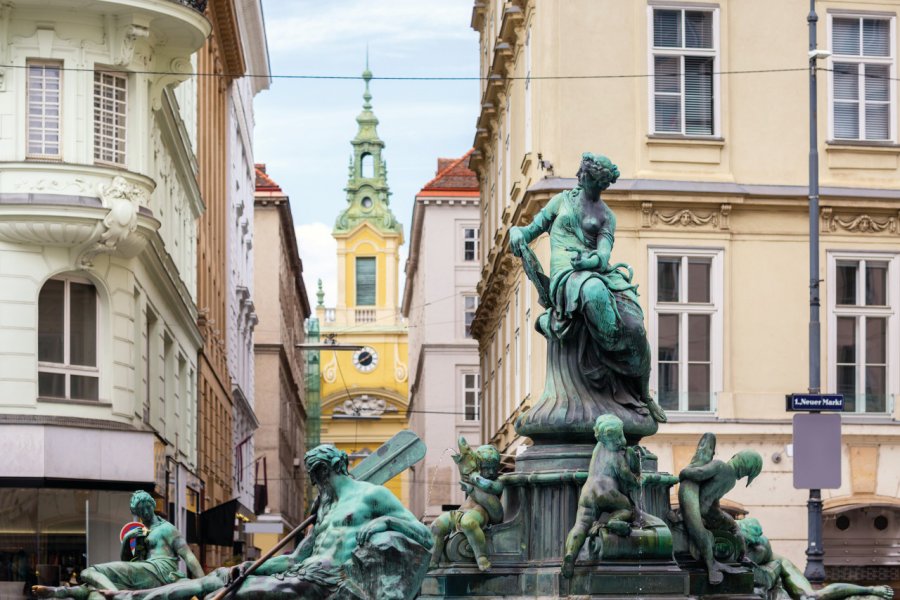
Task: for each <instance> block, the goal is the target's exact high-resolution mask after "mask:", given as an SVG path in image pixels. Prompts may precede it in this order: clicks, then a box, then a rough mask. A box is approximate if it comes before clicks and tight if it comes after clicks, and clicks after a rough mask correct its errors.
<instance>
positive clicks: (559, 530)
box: [420, 444, 756, 600]
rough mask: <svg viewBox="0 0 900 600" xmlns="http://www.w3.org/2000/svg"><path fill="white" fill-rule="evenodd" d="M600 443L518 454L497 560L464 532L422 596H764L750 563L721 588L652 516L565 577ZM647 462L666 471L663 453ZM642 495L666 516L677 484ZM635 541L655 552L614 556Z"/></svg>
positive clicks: (495, 533) (492, 541) (495, 539)
mask: <svg viewBox="0 0 900 600" xmlns="http://www.w3.org/2000/svg"><path fill="white" fill-rule="evenodd" d="M592 449H593V446H592V445H587V444H579V445H562V444H536V445H534V446H532V447H530V448H529V449H528V450H527V451H526V452H525V453H524V454H522V455H521V456H520V457H518V459H517V460H516V471H515V472H514V473H510V474H507V475H504V476H502V478H501V479H502V481H503V483H504V485H505V487H506V491H505V494H504V509H505V515H506V518H505V520H504V522H503V523H501V524H499V525H494V526H492V527H490V528H488V529H487V530H486V532H485V533H486V537H487V542H488V553H489V554H488V555H489V558H490V561H491V564H492V567H491V569H490V570H489V571H488V572H485V573H482V572H480V571H479V570H478V569H477V568H476V566H475V563H474V558H473V554H472V551H471V549H470V548H469V546H468V543H467V542H466V539H465V536H463V535H462V534H461V533H455V534H453V536H452V537H451V538H450V540H449V542H448V543H447V548H446V554H447V556H448V557H449V559H450V560H449V561H447V560H445V561H444V562H442V563H441V565H440V568H438V569H432V570H431V571H429V573H428V575H427V576H426V578H425V582H424V583H423V585H422V592H421V595H420V598H422V599H423V600H437V599H438V598H442V599H451V598H460V599H461V598H480V599H482V600H488V599H496V598H522V599H525V598H528V599H545V598H547V599H549V598H576V597H577V598H584V599H587V598H603V599H612V598H671V599H676V598H695V597H698V596H704V597H717V596H718V597H720V598H733V599H740V598H748V599H749V598H756V597H755V596H753V575H752V574H751V573H750V572H749V571H748V572H747V573H746V574H741V575H731V576H727V577H726V580H725V581H724V582H723V583H722V584H720V585H718V586H716V587H715V588H714V589H711V588H710V587H709V586H708V584H707V579H706V572H705V571H704V570H703V569H701V568H700V566H699V565H697V566H696V568H693V567H691V568H683V567H681V566H679V564H678V563H676V562H675V560H674V557H673V547H676V548H679V549H684V550H686V549H687V546H686V542H685V541H684V540H683V539H679V538H678V537H677V536H676V538H675V539H673V537H672V535H670V534H669V532H668V528H663V529H665V533H663V532H660V531H656V530H655V529H659V528H655V527H654V526H653V525H652V524H651V523H648V525H647V526H646V527H645V528H643V529H641V530H638V531H634V532H632V534H631V536H629V537H628V538H618V539H615V538H616V537H617V536H613V535H611V534H606V533H605V532H603V534H602V535H601V541H600V542H599V543H602V538H603V537H606V538H610V539H608V540H607V541H606V544H607V545H606V549H605V550H604V552H603V554H604V555H605V556H604V558H601V559H594V558H592V555H597V552H596V548H597V546H598V545H599V544H598V542H597V541H596V540H595V541H593V543H592V542H591V541H589V542H588V543H586V544H585V549H584V550H582V552H581V555H580V556H579V559H578V561H577V562H576V566H575V574H574V576H573V577H572V578H571V579H566V578H564V577H562V575H561V574H560V566H561V564H562V558H563V548H564V547H565V540H566V535H567V534H568V532H569V530H570V529H571V527H572V525H573V524H574V522H575V515H576V511H577V505H578V496H579V492H580V489H581V486H582V484H583V483H584V481H585V479H587V470H588V464H589V463H590V459H591V451H592ZM642 466H643V471H644V472H645V473H656V472H657V466H656V461H655V460H645V461H644V462H643V464H642ZM640 504H642V505H643V510H644V511H645V512H647V513H649V514H650V515H653V516H654V517H657V518H658V519H661V520H662V519H664V518H665V517H666V515H667V514H668V512H669V510H670V505H669V491H668V487H667V486H648V487H646V488H645V491H644V494H643V497H642V498H641V502H640ZM634 548H638V549H640V548H647V552H646V554H645V555H643V556H641V559H640V560H637V561H636V560H634V559H631V558H630V559H628V560H618V559H615V558H609V556H610V555H612V556H617V555H621V554H629V553H630V552H629V551H630V550H632V549H634ZM638 551H640V550H638ZM632 555H633V554H632Z"/></svg>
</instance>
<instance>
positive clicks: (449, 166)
mask: <svg viewBox="0 0 900 600" xmlns="http://www.w3.org/2000/svg"><path fill="white" fill-rule="evenodd" d="M472 152H473V150H469V151H468V152H466V153H465V154H464V155H463V156H462V157H460V158H439V159H438V168H437V174H436V175H435V176H434V179H432V180H431V181H429V182H428V183H426V184H425V186H424V187H422V190H421V192H420V193H425V195H430V194H427V192H432V193H434V192H440V193H445V192H467V194H466V195H469V194H471V193H473V192H474V193H476V194H477V193H478V191H479V185H478V176H477V175H475V172H474V171H472V170H471V169H469V157H470V156H471V155H472Z"/></svg>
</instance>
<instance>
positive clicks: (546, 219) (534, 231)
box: [509, 192, 565, 256]
mask: <svg viewBox="0 0 900 600" xmlns="http://www.w3.org/2000/svg"><path fill="white" fill-rule="evenodd" d="M564 196H565V192H563V193H561V194H557V195H555V196H553V197H552V198H551V199H550V201H549V202H548V203H547V205H546V206H545V207H544V208H542V209H541V210H539V211H538V214H536V215H535V217H534V219H533V220H532V221H531V223H529V224H528V225H523V226H522V227H512V228H510V231H509V243H510V246H511V247H512V251H513V254H515V255H516V256H521V255H522V248H520V245H521V246H527V245H528V244H529V243H531V242H532V241H533V240H534V239H535V238H537V237H538V236H539V235H541V234H542V233H544V232H547V231H550V226H551V225H553V221H554V220H555V219H556V215H557V214H558V213H559V206H560V204H561V203H562V201H563V198H564Z"/></svg>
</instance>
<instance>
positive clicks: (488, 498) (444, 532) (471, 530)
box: [430, 437, 503, 571]
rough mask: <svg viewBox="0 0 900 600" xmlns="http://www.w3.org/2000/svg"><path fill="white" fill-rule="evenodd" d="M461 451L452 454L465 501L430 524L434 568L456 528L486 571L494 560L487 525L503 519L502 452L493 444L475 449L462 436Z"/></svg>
mask: <svg viewBox="0 0 900 600" xmlns="http://www.w3.org/2000/svg"><path fill="white" fill-rule="evenodd" d="M458 444H459V454H456V455H454V456H453V460H454V461H455V462H456V464H457V467H458V468H459V475H460V479H461V481H460V485H461V486H462V488H463V490H464V491H465V492H466V501H465V503H463V505H462V506H461V507H460V508H459V510H453V511H450V512H445V513H443V514H441V515H440V516H439V517H438V518H437V519H435V520H434V523H432V525H431V532H432V533H433V534H434V541H435V543H434V550H433V551H432V554H431V565H430V566H431V567H432V568H434V567H437V566H438V564H439V563H440V561H441V555H443V553H444V545H445V544H446V542H447V537H448V536H450V534H451V533H453V531H455V530H459V531H462V532H463V534H464V535H465V536H466V540H468V542H469V545H470V546H471V547H472V551H473V552H474V553H475V562H476V563H477V564H478V569H479V570H481V571H487V570H488V569H490V568H491V562H490V560H489V559H488V557H487V541H486V540H485V537H484V527H486V526H488V525H493V524H495V523H500V522H501V521H502V520H503V505H502V504H501V503H500V495H501V494H502V493H503V484H502V483H500V482H499V481H497V476H498V475H499V473H500V452H498V451H497V449H496V448H494V447H493V446H490V445H484V446H479V447H478V448H477V449H476V450H474V451H473V450H472V448H471V447H470V446H469V444H468V443H467V442H466V438H464V437H460V438H459V442H458Z"/></svg>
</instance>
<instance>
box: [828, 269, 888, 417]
mask: <svg viewBox="0 0 900 600" xmlns="http://www.w3.org/2000/svg"><path fill="white" fill-rule="evenodd" d="M897 260H898V258H897V256H896V255H887V254H881V255H876V254H868V255H865V254H855V255H854V254H851V253H830V254H829V260H828V275H829V285H828V291H829V294H828V296H829V298H828V307H829V312H830V322H829V344H828V345H829V365H828V366H829V369H830V377H829V379H830V381H831V382H832V384H831V386H830V387H831V388H832V389H833V390H834V391H835V392H837V393H839V394H843V395H844V410H845V411H846V412H856V413H886V412H890V410H891V409H892V408H891V399H892V395H893V393H895V392H894V389H895V388H896V383H894V382H892V379H895V378H896V377H895V376H894V375H892V372H893V371H896V368H889V367H890V365H893V364H894V363H896V361H897V344H898V342H897V337H898V332H897V330H896V329H897V319H896V317H895V313H896V311H897V307H898V300H897V298H896V293H895V291H896V290H897V289H900V286H898V282H897V277H898V276H897V266H896V264H897Z"/></svg>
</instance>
